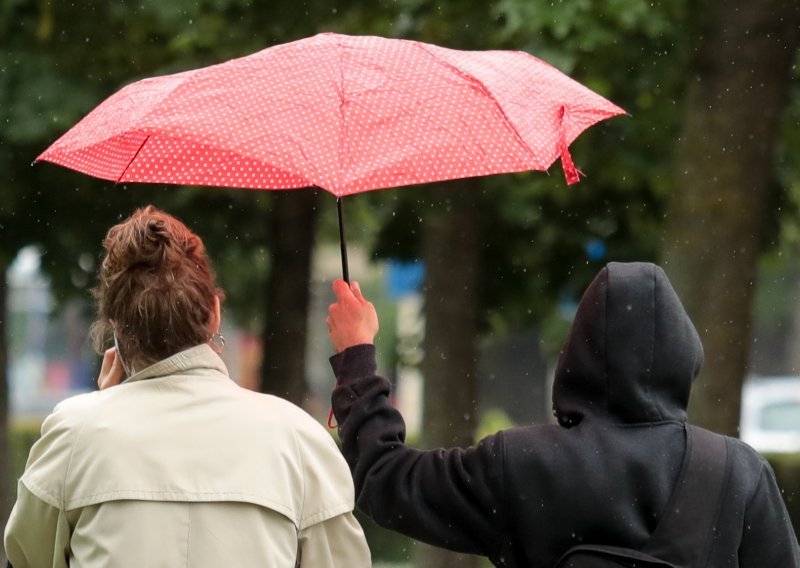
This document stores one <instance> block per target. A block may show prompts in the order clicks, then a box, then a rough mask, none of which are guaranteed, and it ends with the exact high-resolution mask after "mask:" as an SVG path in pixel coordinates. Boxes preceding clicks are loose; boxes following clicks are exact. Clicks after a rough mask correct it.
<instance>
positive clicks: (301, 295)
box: [261, 189, 317, 405]
mask: <svg viewBox="0 0 800 568" xmlns="http://www.w3.org/2000/svg"><path fill="white" fill-rule="evenodd" d="M272 197H273V199H274V201H273V206H272V211H271V216H270V230H269V240H270V242H269V247H270V250H271V251H272V263H271V265H270V271H269V279H268V282H267V301H266V307H265V309H266V311H267V317H266V318H265V322H266V324H265V326H264V335H263V346H264V347H263V349H264V353H263V358H262V363H261V391H262V392H265V393H270V394H274V395H277V396H280V397H282V398H285V399H287V400H289V401H291V402H293V403H295V404H297V405H302V404H303V400H304V398H305V396H306V392H307V385H306V377H305V356H306V353H305V350H306V331H307V327H308V304H309V284H310V282H311V280H310V279H311V253H312V249H313V245H314V233H315V227H316V220H317V206H316V203H317V194H316V192H315V191H311V190H308V189H301V190H297V191H276V192H274V195H273V196H272Z"/></svg>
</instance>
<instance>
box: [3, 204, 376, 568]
mask: <svg viewBox="0 0 800 568" xmlns="http://www.w3.org/2000/svg"><path fill="white" fill-rule="evenodd" d="M103 245H104V247H105V251H106V256H105V259H104V260H103V263H102V266H101V267H100V273H99V278H98V285H97V287H96V288H95V290H94V297H95V300H96V303H97V309H98V320H97V322H96V323H95V324H94V326H93V329H92V333H93V336H94V338H95V343H96V345H97V346H98V348H99V349H100V348H101V346H103V345H110V344H114V345H116V347H110V348H109V349H107V350H106V351H105V353H104V356H103V363H102V368H101V371H100V377H99V379H98V384H99V385H100V387H101V390H99V391H96V392H92V393H87V394H82V395H79V396H76V397H72V398H69V399H67V400H65V401H63V402H61V403H60V404H59V405H58V406H56V408H55V410H54V411H53V413H52V414H51V415H50V416H48V417H47V419H46V420H45V421H44V423H43V425H42V436H41V438H40V439H39V441H38V442H36V444H35V445H34V446H33V448H32V449H31V453H30V456H29V459H28V463H27V466H26V468H25V472H24V474H23V475H22V478H21V479H20V481H19V485H18V495H17V502H16V504H15V506H14V510H13V511H12V513H11V517H10V519H9V521H8V524H7V525H6V532H5V549H6V554H7V556H8V559H9V561H10V563H11V564H12V565H13V566H14V567H15V568H25V567H32V568H36V567H43V568H44V567H47V568H51V567H52V568H57V567H65V566H73V567H74V566H81V567H101V566H102V567H114V568H126V567H137V568H139V567H145V566H146V567H161V566H163V567H169V568H171V567H176V566H186V567H193V568H205V567H215V568H217V567H220V566H232V567H233V566H235V567H247V566H259V567H271V568H294V567H296V566H303V567H307V566H310V567H326V568H327V567H345V566H346V567H348V568H351V567H355V568H358V567H366V566H369V565H370V555H369V550H368V548H367V545H366V541H365V539H364V534H363V532H362V530H361V527H360V526H359V524H358V522H357V521H356V520H355V518H354V517H353V482H352V478H351V477H350V472H349V470H348V468H347V465H346V463H345V461H344V459H343V458H342V456H341V453H340V452H339V450H338V448H337V447H336V444H335V443H334V441H333V439H332V438H331V436H330V435H329V434H328V433H327V432H326V431H325V429H324V428H323V427H322V426H321V425H320V424H319V423H317V422H316V421H315V420H314V419H313V418H312V417H311V416H309V415H308V414H306V413H305V412H304V411H303V410H301V409H299V408H298V407H296V406H294V405H292V404H291V403H289V402H287V401H284V400H282V399H279V398H276V397H273V396H269V395H264V394H260V393H256V392H252V391H248V390H246V389H243V388H241V387H239V386H238V385H237V384H236V383H235V382H233V381H232V380H231V379H230V378H229V377H228V372H227V369H226V368H225V365H224V363H223V362H222V359H221V358H220V357H219V352H220V351H221V349H222V346H223V341H222V340H221V335H220V334H219V325H220V301H221V299H222V297H223V295H222V292H221V290H220V289H219V288H217V285H216V282H215V276H214V272H213V269H212V267H211V263H210V262H209V259H208V256H207V255H206V252H205V247H204V246H203V242H202V241H201V240H200V238H199V237H198V236H197V235H195V234H194V233H192V232H191V231H190V230H189V229H188V228H187V227H186V226H185V225H184V224H183V223H181V222H180V221H178V220H177V219H175V218H174V217H172V216H170V215H168V214H166V213H164V212H162V211H159V210H157V209H156V208H155V207H153V206H149V207H145V208H143V209H139V210H137V211H136V212H135V213H134V214H133V215H132V216H131V217H130V218H128V219H127V220H125V221H124V222H122V223H120V224H119V225H116V226H114V227H112V228H111V230H110V231H109V232H108V234H107V236H106V239H105V241H104V243H103ZM112 342H113V343H112Z"/></svg>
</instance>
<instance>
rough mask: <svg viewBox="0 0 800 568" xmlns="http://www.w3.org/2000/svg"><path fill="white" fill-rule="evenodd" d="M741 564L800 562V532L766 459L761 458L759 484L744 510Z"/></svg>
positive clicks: (743, 566) (744, 566) (750, 566)
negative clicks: (796, 529)
mask: <svg viewBox="0 0 800 568" xmlns="http://www.w3.org/2000/svg"><path fill="white" fill-rule="evenodd" d="M739 566H740V567H741V568H761V567H764V566H786V567H787V568H789V567H793V566H800V549H798V544H797V536H796V535H795V532H794V529H793V528H792V523H791V521H790V520H789V513H788V512H787V510H786V505H785V504H784V502H783V497H782V496H781V490H780V489H779V488H778V483H777V482H776V480H775V474H774V473H773V471H772V468H771V467H770V465H769V463H767V461H766V460H762V468H761V475H760V478H759V481H758V485H757V486H756V489H755V491H754V492H753V496H752V498H751V499H750V502H749V503H748V504H747V509H746V510H745V515H744V530H743V533H742V541H741V545H740V547H739Z"/></svg>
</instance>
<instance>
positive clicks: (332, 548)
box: [298, 513, 372, 568]
mask: <svg viewBox="0 0 800 568" xmlns="http://www.w3.org/2000/svg"><path fill="white" fill-rule="evenodd" d="M298 547H299V553H300V554H299V556H300V566H301V567H303V568H304V567H306V566H308V567H312V568H313V567H315V566H326V567H330V568H369V566H372V561H371V558H370V552H369V547H368V546H367V541H366V539H365V538H364V531H363V530H362V529H361V525H360V524H359V523H358V521H357V520H356V518H355V517H354V516H353V513H343V514H341V515H337V516H335V517H332V518H330V519H328V520H326V521H323V522H321V523H317V524H315V525H312V526H310V527H308V528H306V529H303V530H301V531H300V532H299V534H298Z"/></svg>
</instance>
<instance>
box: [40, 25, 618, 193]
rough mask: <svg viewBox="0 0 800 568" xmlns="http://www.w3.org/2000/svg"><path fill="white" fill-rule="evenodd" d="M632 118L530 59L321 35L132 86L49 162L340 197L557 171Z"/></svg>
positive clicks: (49, 153) (126, 177)
mask: <svg viewBox="0 0 800 568" xmlns="http://www.w3.org/2000/svg"><path fill="white" fill-rule="evenodd" d="M623 112H624V111H623V110H622V109H620V108H619V107H617V106H616V105H614V104H612V103H611V102H609V101H607V100H606V99H604V98H603V97H601V96H600V95H598V94H596V93H594V92H592V91H591V90H589V89H587V88H586V87H584V86H583V85H581V84H579V83H577V82H576V81H574V80H572V79H570V78H569V77H567V76H566V75H564V74H563V73H561V72H560V71H558V70H557V69H555V68H554V67H552V66H550V65H549V64H547V63H545V62H543V61H541V60H539V59H537V58H535V57H533V56H531V55H529V54H526V53H523V52H515V51H474V52H467V51H457V50H452V49H447V48H443V47H438V46H434V45H431V44H425V43H420V42H414V41H408V40H397V39H386V38H381V37H374V36H345V35H339V34H330V33H325V34H319V35H316V36H313V37H311V38H307V39H304V40H299V41H295V42H292V43H287V44H282V45H278V46H274V47H271V48H268V49H265V50H263V51H260V52H258V53H254V54H252V55H249V56H246V57H241V58H238V59H232V60H230V61H227V62H225V63H221V64H218V65H212V66H210V67H204V68H201V69H196V70H191V71H185V72H182V73H178V74H174V75H167V76H163V77H153V78H149V79H145V80H142V81H138V82H136V83H132V84H130V85H128V86H126V87H124V88H123V89H121V90H120V91H118V92H117V93H115V94H114V95H112V96H111V97H109V98H108V99H107V100H106V101H104V102H103V103H102V104H100V105H99V106H98V107H97V108H96V109H94V110H93V111H92V112H91V113H90V114H88V115H87V116H86V117H85V118H84V119H83V120H81V121H80V122H79V123H78V124H77V125H75V126H74V127H73V128H72V129H70V130H69V131H68V132H67V133H66V134H64V135H63V136H62V137H61V138H60V139H59V140H57V141H56V142H55V143H54V144H53V145H52V146H50V148H48V149H47V150H46V151H45V152H44V153H43V154H42V155H41V156H39V158H38V159H40V160H47V161H51V162H55V163H58V164H60V165H63V166H66V167H69V168H73V169H75V170H78V171H81V172H84V173H87V174H90V175H94V176H97V177H101V178H104V179H110V180H114V181H118V182H129V181H130V182H133V181H136V182H154V183H174V184H191V185H215V186H225V187H242V188H254V189H291V188H299V187H306V186H318V187H321V188H323V189H326V190H327V191H329V192H331V193H333V194H334V195H337V196H343V195H349V194H353V193H359V192H363V191H369V190H373V189H380V188H386V187H399V186H405V185H414V184H420V183H426V182H431V181H439V180H447V179H458V178H467V177H475V176H483V175H491V174H496V173H507V172H519V171H526V170H546V169H548V168H549V167H550V166H551V165H552V164H553V162H555V161H556V160H557V159H558V158H559V157H562V158H563V160H562V161H563V163H564V166H565V173H566V174H567V177H568V180H569V181H570V182H574V181H577V171H576V170H575V168H574V166H572V161H571V159H570V157H569V150H568V147H569V144H571V143H572V142H573V141H574V140H575V138H577V136H579V135H580V133H581V132H583V131H584V130H585V129H587V128H589V127H590V126H592V125H593V124H595V123H597V122H598V121H601V120H605V119H607V118H610V117H612V116H615V115H618V114H621V113H623Z"/></svg>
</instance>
